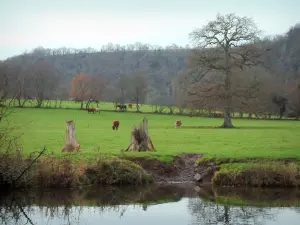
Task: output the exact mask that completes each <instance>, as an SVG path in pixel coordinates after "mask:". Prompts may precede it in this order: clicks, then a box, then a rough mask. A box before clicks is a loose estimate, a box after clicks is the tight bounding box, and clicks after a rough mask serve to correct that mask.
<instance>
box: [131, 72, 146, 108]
mask: <svg viewBox="0 0 300 225" xmlns="http://www.w3.org/2000/svg"><path fill="white" fill-rule="evenodd" d="M147 91H148V84H147V81H146V78H145V77H144V76H143V75H141V74H139V73H137V74H135V75H133V76H132V77H131V78H130V79H129V87H128V97H129V98H130V99H131V101H133V102H135V103H136V111H137V112H139V104H140V103H141V102H143V101H144V100H145V98H146V96H147Z"/></svg>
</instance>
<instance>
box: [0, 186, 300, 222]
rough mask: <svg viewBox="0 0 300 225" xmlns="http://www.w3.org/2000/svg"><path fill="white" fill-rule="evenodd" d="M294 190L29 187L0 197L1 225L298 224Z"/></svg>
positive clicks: (299, 210) (297, 196)
mask: <svg viewBox="0 0 300 225" xmlns="http://www.w3.org/2000/svg"><path fill="white" fill-rule="evenodd" d="M299 203H300V190H282V189H268V190H260V189H236V188H235V189H233V188H212V187H209V186H208V187H203V188H198V189H195V187H194V186H192V185H189V186H187V185H174V184H173V185H153V186H145V187H126V188H117V187H93V188H84V189H69V190H66V189H65V190H43V191H39V190H35V191H30V192H28V191H26V192H25V191H24V192H15V193H10V194H9V195H5V196H2V197H1V198H0V223H1V224H26V223H27V224H49V225H51V224H55V225H58V224H108V225H116V224H128V225H129V224H130V225H132V224H139V223H142V224H143V225H148V224H149V225H150V224H151V225H153V224H157V225H160V224H172V225H177V224H178V225H179V224H180V225H185V224H186V225H196V224H197V225H198V224H205V225H206V224H216V225H217V224H218V225H219V224H220V225H225V224H226V225H227V224H239V225H240V224H261V225H271V224H299V219H300V208H298V206H300V204H299Z"/></svg>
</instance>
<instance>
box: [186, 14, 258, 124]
mask: <svg viewBox="0 0 300 225" xmlns="http://www.w3.org/2000/svg"><path fill="white" fill-rule="evenodd" d="M259 33H260V31H259V30H258V29H257V26H256V24H255V23H254V22H253V21H252V19H250V18H247V17H239V16H236V15H235V14H227V15H220V14H218V15H217V18H216V20H214V21H210V22H208V24H207V25H205V26H203V27H202V28H200V29H195V30H194V31H192V32H191V33H190V38H191V40H192V42H193V44H194V45H195V47H196V48H195V49H194V54H193V56H192V57H191V61H190V62H191V63H190V66H191V70H190V71H189V73H188V77H189V81H190V84H191V85H192V87H193V90H189V91H188V92H189V94H190V95H193V96H194V97H196V98H198V99H201V101H209V99H210V98H212V97H213V98H215V99H218V101H222V107H223V110H224V123H223V125H222V127H224V128H232V127H234V126H233V124H232V121H231V111H232V107H233V98H234V97H240V96H241V95H243V93H242V92H241V90H239V91H238V92H236V93H235V92H234V87H233V85H232V83H233V73H234V72H237V71H238V70H243V68H244V67H249V66H254V65H258V64H260V63H261V61H260V56H261V54H262V52H263V51H261V50H259V49H258V47H256V46H255V45H254V43H255V42H256V41H257V40H258V35H259ZM208 76H213V78H208V79H206V78H207V77H208ZM205 79H206V80H205ZM203 80H204V82H202V81H203ZM203 83H204V84H205V83H206V84H205V87H206V90H207V92H209V93H210V94H208V95H202V96H201V94H199V93H198V92H197V91H196V89H195V87H196V86H199V85H200V86H203ZM201 92H203V90H202V91H201ZM212 93H214V94H212Z"/></svg>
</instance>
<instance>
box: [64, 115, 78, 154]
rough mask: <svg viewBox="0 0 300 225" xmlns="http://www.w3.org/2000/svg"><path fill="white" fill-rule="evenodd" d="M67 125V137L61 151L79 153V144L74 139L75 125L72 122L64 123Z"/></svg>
mask: <svg viewBox="0 0 300 225" xmlns="http://www.w3.org/2000/svg"><path fill="white" fill-rule="evenodd" d="M66 123H67V137H66V144H65V147H64V148H63V149H62V150H61V151H62V152H79V151H80V144H79V142H78V141H77V139H76V129H75V124H74V123H73V121H72V120H70V121H66Z"/></svg>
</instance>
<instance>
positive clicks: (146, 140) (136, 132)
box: [125, 117, 155, 152]
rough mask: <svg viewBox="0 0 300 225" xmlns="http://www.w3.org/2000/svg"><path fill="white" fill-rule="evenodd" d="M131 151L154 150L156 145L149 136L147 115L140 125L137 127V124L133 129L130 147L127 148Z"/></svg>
mask: <svg viewBox="0 0 300 225" xmlns="http://www.w3.org/2000/svg"><path fill="white" fill-rule="evenodd" d="M125 151H126V152H127V151H130V152H146V151H150V152H154V151H155V149H154V146H153V143H152V141H151V138H150V137H149V136H148V120H147V118H146V117H145V118H144V119H143V121H142V122H141V123H140V127H139V128H137V127H136V126H135V125H134V126H133V128H132V131H131V142H130V145H129V146H128V148H127V149H126V150H125Z"/></svg>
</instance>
